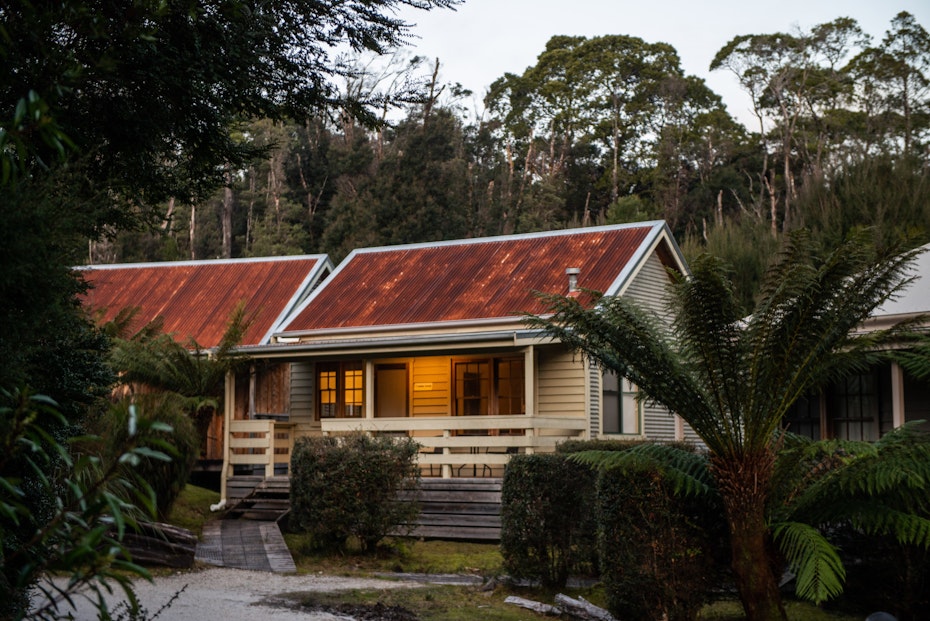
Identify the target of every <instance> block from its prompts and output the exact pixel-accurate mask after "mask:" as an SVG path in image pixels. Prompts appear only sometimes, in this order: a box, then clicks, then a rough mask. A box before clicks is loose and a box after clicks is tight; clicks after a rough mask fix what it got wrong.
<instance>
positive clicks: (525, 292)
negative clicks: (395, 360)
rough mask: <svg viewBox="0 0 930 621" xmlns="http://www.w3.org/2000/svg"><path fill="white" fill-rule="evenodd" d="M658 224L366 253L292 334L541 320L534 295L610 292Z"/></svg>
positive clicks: (345, 267)
mask: <svg viewBox="0 0 930 621" xmlns="http://www.w3.org/2000/svg"><path fill="white" fill-rule="evenodd" d="M656 226H657V225H656V223H649V224H644V225H643V226H626V227H611V228H608V227H600V228H593V229H579V230H576V231H568V232H566V231H559V232H553V233H549V234H532V235H523V236H506V237H500V238H486V239H481V240H465V241H461V242H437V243H435V244H417V245H413V246H397V247H388V248H377V249H369V250H362V251H358V252H356V253H353V254H352V255H350V257H349V258H347V259H346V261H345V262H344V263H343V264H342V265H340V266H339V268H338V269H337V270H336V272H334V273H333V275H332V276H331V277H330V278H329V279H328V280H327V281H326V284H325V285H323V287H321V289H320V290H319V291H318V292H317V294H316V295H315V297H314V298H313V299H312V300H311V301H310V302H309V303H308V305H307V306H306V307H305V308H304V309H303V310H302V311H301V312H300V313H299V314H298V315H296V316H295V317H294V318H293V320H291V321H290V322H289V324H288V325H287V326H285V328H284V331H286V332H303V331H310V330H326V329H338V328H365V327H374V326H392V325H395V326H396V325H406V324H423V323H434V322H454V321H466V320H480V319H492V318H504V317H508V316H512V315H513V314H514V313H518V312H521V311H527V312H532V313H538V312H542V311H543V308H542V306H541V305H540V304H539V302H538V300H536V298H535V297H534V295H533V292H534V291H543V292H553V293H566V292H567V290H568V278H567V276H566V275H565V269H566V268H569V267H577V268H579V269H580V276H579V280H578V285H579V287H583V288H587V289H593V290H597V291H607V290H608V289H609V288H610V287H611V285H612V284H613V283H614V281H615V280H616V279H617V277H618V276H619V275H620V274H621V272H622V271H623V270H624V268H625V267H626V266H627V264H628V262H630V260H631V259H632V258H634V255H635V254H636V252H637V250H638V249H639V248H640V245H641V244H642V243H643V241H644V240H645V239H646V238H647V237H648V236H649V235H650V233H651V232H653V231H654V230H655V227H656Z"/></svg>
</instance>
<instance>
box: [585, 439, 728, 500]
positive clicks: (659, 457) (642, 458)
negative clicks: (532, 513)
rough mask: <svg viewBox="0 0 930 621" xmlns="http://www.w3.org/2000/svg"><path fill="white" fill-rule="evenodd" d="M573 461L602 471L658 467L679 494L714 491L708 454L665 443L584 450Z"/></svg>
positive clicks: (696, 494)
mask: <svg viewBox="0 0 930 621" xmlns="http://www.w3.org/2000/svg"><path fill="white" fill-rule="evenodd" d="M570 459H573V460H575V461H578V462H581V463H584V464H588V465H589V466H592V467H595V468H603V469H610V468H626V469H632V470H636V469H640V468H644V467H647V468H655V469H657V470H659V471H661V472H662V473H663V474H664V475H665V477H666V479H667V480H668V481H669V482H671V483H672V486H673V489H674V491H675V493H676V494H684V495H688V496H701V495H704V494H710V493H714V490H715V488H714V485H713V479H712V477H711V474H710V470H709V469H708V465H707V457H706V455H704V454H702V453H697V452H694V451H688V450H684V449H681V448H678V447H675V446H669V445H666V444H640V445H637V446H633V447H630V448H629V449H626V450H623V451H582V452H580V453H574V454H572V455H571V456H570Z"/></svg>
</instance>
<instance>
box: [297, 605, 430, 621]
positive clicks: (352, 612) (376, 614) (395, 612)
mask: <svg viewBox="0 0 930 621" xmlns="http://www.w3.org/2000/svg"><path fill="white" fill-rule="evenodd" d="M301 609H302V610H305V611H307V612H327V613H329V614H333V615H344V616H346V617H351V618H352V619H354V620H355V621H418V620H419V617H418V616H417V615H416V614H415V613H414V612H413V611H411V610H408V609H406V608H403V607H401V606H385V605H384V604H382V603H381V602H378V603H377V604H372V605H368V604H337V605H333V606H327V605H316V604H304V605H302V606H301Z"/></svg>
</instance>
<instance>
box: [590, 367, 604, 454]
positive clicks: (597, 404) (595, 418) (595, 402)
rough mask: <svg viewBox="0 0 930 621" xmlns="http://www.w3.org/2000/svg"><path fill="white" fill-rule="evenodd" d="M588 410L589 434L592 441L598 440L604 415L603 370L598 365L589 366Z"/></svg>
mask: <svg viewBox="0 0 930 621" xmlns="http://www.w3.org/2000/svg"><path fill="white" fill-rule="evenodd" d="M588 385H589V389H588V398H589V400H590V408H589V410H588V423H589V425H588V426H589V434H590V436H591V439H592V440H594V439H597V438H598V436H600V433H601V416H602V415H603V405H602V403H603V394H602V392H601V370H600V369H599V368H598V367H597V365H596V364H592V365H589V366H588Z"/></svg>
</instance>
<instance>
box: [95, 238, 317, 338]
mask: <svg viewBox="0 0 930 621" xmlns="http://www.w3.org/2000/svg"><path fill="white" fill-rule="evenodd" d="M323 260H324V258H323V257H322V256H320V255H313V256H301V257H280V258H274V259H262V260H254V259H248V260H227V261H199V262H195V261H191V262H183V263H147V264H132V265H107V266H89V267H86V268H81V273H82V274H83V276H84V279H85V280H86V281H87V282H88V284H89V285H90V287H91V288H90V289H89V290H88V292H87V294H86V295H85V297H84V305H85V307H87V308H88V309H89V310H90V312H91V313H93V314H94V315H95V318H97V319H98V320H99V321H101V322H104V321H109V320H110V319H113V318H114V317H115V316H116V315H117V313H119V312H120V311H121V310H122V309H124V308H126V307H138V308H139V311H138V313H137V315H136V317H135V320H134V325H133V327H134V328H136V329H138V328H140V327H142V326H143V325H145V324H147V323H148V322H150V321H152V320H154V319H155V318H157V317H159V316H160V317H162V319H163V321H164V331H165V332H166V333H169V334H173V335H174V336H175V339H176V340H177V341H178V342H181V343H184V344H187V342H188V340H189V339H191V338H192V339H194V340H195V341H196V342H197V343H198V344H199V345H200V346H201V347H205V348H210V347H215V346H216V345H218V344H219V341H220V339H221V338H222V336H223V333H224V332H225V330H226V326H227V323H228V321H229V318H230V316H231V314H232V312H233V311H234V310H235V308H236V306H237V305H238V304H239V303H240V302H243V303H244V304H245V310H246V313H247V315H248V316H251V317H252V322H251V325H250V326H249V328H248V330H247V331H246V334H245V336H244V338H243V343H242V344H243V345H256V344H260V343H261V342H262V339H263V337H264V336H265V335H266V334H267V333H268V331H269V330H270V329H271V328H272V327H273V326H274V324H275V321H276V320H277V319H278V318H279V316H280V315H281V313H282V312H283V311H284V310H286V308H287V307H288V305H289V304H292V303H293V302H294V296H295V295H296V294H297V293H298V290H299V289H300V288H301V285H302V284H303V283H304V281H305V280H306V279H307V278H308V277H309V276H310V275H311V274H313V273H314V272H315V271H316V270H317V269H318V268H319V267H320V266H321V261H323ZM98 315H99V317H98Z"/></svg>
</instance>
